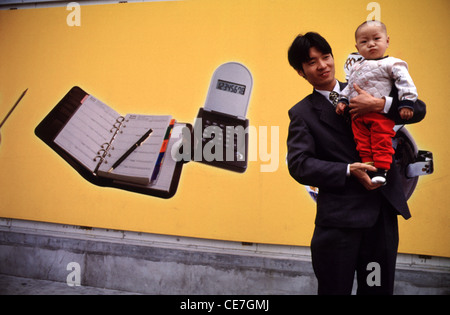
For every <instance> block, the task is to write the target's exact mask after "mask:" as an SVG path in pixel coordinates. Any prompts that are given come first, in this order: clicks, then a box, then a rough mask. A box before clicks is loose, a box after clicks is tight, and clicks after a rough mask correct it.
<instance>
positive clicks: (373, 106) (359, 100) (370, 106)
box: [349, 84, 426, 125]
mask: <svg viewBox="0 0 450 315" xmlns="http://www.w3.org/2000/svg"><path fill="white" fill-rule="evenodd" d="M354 88H355V90H356V91H357V92H358V95H357V96H355V97H354V98H352V99H351V100H350V105H349V106H350V114H352V115H355V116H353V118H356V117H358V116H362V115H365V114H368V113H371V112H377V113H381V112H382V111H383V109H384V106H385V102H386V100H385V99H383V98H376V97H373V96H372V95H370V94H369V93H367V92H366V91H364V90H363V89H361V88H360V87H359V86H358V85H356V84H355V85H354ZM390 95H391V96H393V101H392V105H391V108H390V109H389V112H388V113H387V116H388V117H389V118H390V119H392V120H394V121H395V123H396V124H398V125H403V124H413V123H417V122H419V121H421V120H422V119H423V118H424V117H425V114H426V105H425V103H424V102H422V101H421V100H417V101H416V102H414V106H413V107H414V115H413V117H412V118H411V119H409V120H405V119H402V118H401V117H400V114H399V111H398V106H399V101H398V97H397V95H398V92H397V88H396V87H395V86H394V87H393V88H392V91H391V94H390Z"/></svg>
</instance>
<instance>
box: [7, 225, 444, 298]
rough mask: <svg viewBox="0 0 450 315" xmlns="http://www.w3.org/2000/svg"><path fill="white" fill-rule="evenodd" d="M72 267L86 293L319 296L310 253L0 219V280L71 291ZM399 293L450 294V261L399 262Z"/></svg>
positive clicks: (403, 257)
mask: <svg viewBox="0 0 450 315" xmlns="http://www.w3.org/2000/svg"><path fill="white" fill-rule="evenodd" d="M70 263H75V264H78V265H79V266H80V270H79V276H80V277H79V279H80V284H81V286H90V287H97V288H106V289H111V290H120V291H127V292H136V293H144V294H227V295H228V294H229V295H241V294H261V295H266V294H316V291H317V284H316V279H315V276H314V273H313V270H312V266H311V259H310V252H309V248H307V247H296V246H280V245H265V244H245V243H238V242H225V241H212V240H201V239H192V238H181V237H176V236H163V235H151V234H141V233H134V232H125V231H111V230H102V229H91V228H81V227H74V226H62V225H56V224H48V223H37V222H29V221H18V220H9V219H1V220H0V274H4V275H11V276H18V277H24V278H32V279H41V280H50V281H56V282H61V283H69V284H71V281H72V280H76V279H75V276H73V275H74V272H75V271H76V270H75V268H73V267H72V266H73V265H70ZM68 278H69V279H68ZM69 284H68V285H69ZM75 289H76V288H75ZM75 292H76V291H75ZM395 293H396V294H450V263H449V259H448V258H439V257H419V256H415V255H399V259H398V264H397V274H396V284H395Z"/></svg>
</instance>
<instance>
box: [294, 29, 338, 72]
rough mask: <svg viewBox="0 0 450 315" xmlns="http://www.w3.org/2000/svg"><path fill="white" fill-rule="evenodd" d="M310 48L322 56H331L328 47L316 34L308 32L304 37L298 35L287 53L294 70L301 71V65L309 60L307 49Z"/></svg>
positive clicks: (323, 39)
mask: <svg viewBox="0 0 450 315" xmlns="http://www.w3.org/2000/svg"><path fill="white" fill-rule="evenodd" d="M311 47H314V48H316V49H317V50H318V51H320V52H321V53H322V54H331V55H332V56H333V52H332V50H331V47H330V45H329V44H328V42H327V41H326V40H325V38H323V37H322V36H321V35H319V34H318V33H315V32H308V33H306V34H305V35H298V36H297V37H296V38H295V39H294V42H293V43H292V45H291V47H289V51H288V60H289V64H290V65H291V66H292V67H293V68H294V69H295V70H297V71H299V70H301V71H303V67H302V64H303V63H304V62H308V61H309V60H310V59H311V58H310V57H309V49H310V48H311Z"/></svg>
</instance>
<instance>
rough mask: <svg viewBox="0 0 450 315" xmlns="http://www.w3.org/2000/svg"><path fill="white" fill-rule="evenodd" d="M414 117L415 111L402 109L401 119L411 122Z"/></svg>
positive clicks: (406, 108)
mask: <svg viewBox="0 0 450 315" xmlns="http://www.w3.org/2000/svg"><path fill="white" fill-rule="evenodd" d="M413 115H414V111H413V110H412V109H411V108H408V107H403V108H400V117H401V118H402V119H404V120H409V119H411V118H412V116H413Z"/></svg>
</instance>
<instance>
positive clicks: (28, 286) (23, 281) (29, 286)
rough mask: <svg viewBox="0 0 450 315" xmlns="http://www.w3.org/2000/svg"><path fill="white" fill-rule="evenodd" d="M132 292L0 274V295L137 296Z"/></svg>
mask: <svg viewBox="0 0 450 315" xmlns="http://www.w3.org/2000/svg"><path fill="white" fill-rule="evenodd" d="M137 294H138V293H134V292H125V291H118V290H110V289H102V288H94V287H87V286H73V287H71V286H69V285H67V283H63V282H55V281H47V280H37V279H30V278H22V277H15V276H9V275H3V274H0V295H137Z"/></svg>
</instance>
